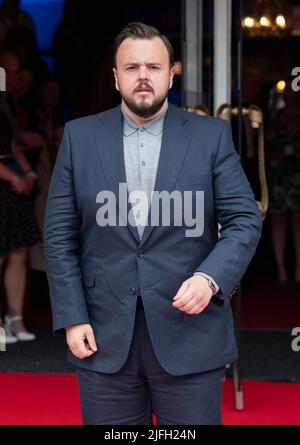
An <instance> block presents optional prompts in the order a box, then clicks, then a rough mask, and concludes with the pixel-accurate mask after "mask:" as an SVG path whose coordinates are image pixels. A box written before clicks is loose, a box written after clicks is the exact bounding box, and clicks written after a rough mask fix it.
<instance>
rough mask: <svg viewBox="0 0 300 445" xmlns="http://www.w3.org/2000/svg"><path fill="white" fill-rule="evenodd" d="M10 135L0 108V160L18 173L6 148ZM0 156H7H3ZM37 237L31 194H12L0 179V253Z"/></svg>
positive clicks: (28, 243) (10, 132) (19, 170)
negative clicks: (5, 156) (4, 156)
mask: <svg viewBox="0 0 300 445" xmlns="http://www.w3.org/2000/svg"><path fill="white" fill-rule="evenodd" d="M12 138H13V131H12V129H11V127H10V123H9V120H8V119H7V117H6V115H5V114H4V113H3V111H2V110H1V109H0V162H1V163H2V164H3V165H5V166H6V167H8V168H10V169H11V170H13V171H15V172H16V173H20V174H22V172H23V170H22V168H21V166H20V165H19V164H18V163H17V162H16V161H15V159H14V157H13V156H12V153H11V150H10V144H11V140H12ZM1 155H7V156H8V155H10V157H9V158H5V159H3V158H1ZM41 238H42V237H41V233H40V230H39V227H38V223H37V220H36V217H35V212H34V202H33V200H32V198H31V196H30V195H28V196H27V195H24V194H17V193H15V192H14V191H13V190H12V188H11V185H10V183H9V182H7V181H4V180H2V179H0V256H3V255H4V254H6V253H7V252H9V251H11V250H13V249H17V248H19V247H25V246H28V247H29V246H33V245H34V244H36V243H38V242H39V241H40V240H41Z"/></svg>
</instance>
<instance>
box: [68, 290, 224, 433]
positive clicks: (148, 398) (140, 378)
mask: <svg viewBox="0 0 300 445" xmlns="http://www.w3.org/2000/svg"><path fill="white" fill-rule="evenodd" d="M100 347H101V345H100ZM178 360H184V357H181V356H179V357H178ZM76 372H77V376H78V383H79V392H80V401H81V409H82V417H83V423H84V424H85V425H151V424H152V413H154V414H155V415H156V419H157V424H158V425H220V424H221V423H222V422H221V399H222V381H223V379H224V376H225V367H221V368H217V369H213V370H210V371H207V372H201V373H196V374H188V375H183V376H173V375H170V374H169V373H167V372H166V371H165V370H164V369H163V368H162V367H161V366H160V364H159V362H158V360H157V358H156V356H155V352H154V350H153V347H152V343H151V339H150V337H149V332H148V328H147V322H146V318H145V313H144V308H143V304H142V300H141V299H140V297H139V300H138V305H137V311H136V319H135V327H134V333H133V338H132V343H131V346H130V350H129V354H128V357H127V360H126V362H125V364H124V366H123V367H122V368H121V370H120V371H118V372H117V373H114V374H104V373H100V372H95V371H91V370H88V369H84V368H81V367H76Z"/></svg>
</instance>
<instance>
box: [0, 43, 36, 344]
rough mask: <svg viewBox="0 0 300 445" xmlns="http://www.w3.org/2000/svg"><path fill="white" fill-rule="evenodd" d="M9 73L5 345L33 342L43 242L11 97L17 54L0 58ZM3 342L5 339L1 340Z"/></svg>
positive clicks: (1, 118) (1, 116)
mask: <svg viewBox="0 0 300 445" xmlns="http://www.w3.org/2000/svg"><path fill="white" fill-rule="evenodd" d="M0 66H1V67H3V68H4V69H5V71H6V80H7V84H6V89H7V93H4V92H2V93H1V97H0V270H1V272H2V274H1V275H3V285H4V289H5V294H6V297H7V314H6V315H5V318H4V321H3V319H2V317H3V314H1V316H2V317H1V324H2V325H3V323H4V327H5V332H6V342H7V343H12V342H14V341H18V340H19V341H29V340H34V339H35V335H34V334H33V333H31V332H28V330H27V329H26V327H25V325H24V321H23V309H24V307H23V306H24V296H25V288H26V271H27V268H26V266H27V260H28V248H29V246H31V245H34V244H35V243H37V242H38V241H39V240H40V239H41V236H40V231H39V228H38V225H37V221H36V218H35V216H34V211H33V205H32V200H31V199H30V197H29V194H30V192H31V191H32V189H33V187H34V185H35V183H36V179H37V174H36V173H35V172H34V171H33V170H32V168H31V165H30V163H29V162H28V160H27V158H26V156H25V155H24V153H23V151H22V150H21V149H20V147H19V130H18V126H17V122H16V113H15V111H16V110H15V108H14V107H13V105H14V103H15V102H14V100H13V98H12V96H11V93H12V91H13V89H14V86H15V83H16V82H17V79H18V74H19V62H18V59H17V57H16V56H15V54H13V53H12V52H9V51H5V52H3V53H1V54H0ZM2 340H3V339H2Z"/></svg>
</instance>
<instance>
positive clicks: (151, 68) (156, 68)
mask: <svg viewBox="0 0 300 445" xmlns="http://www.w3.org/2000/svg"><path fill="white" fill-rule="evenodd" d="M149 69H150V70H152V71H157V70H159V66H157V65H151V66H150V67H149Z"/></svg>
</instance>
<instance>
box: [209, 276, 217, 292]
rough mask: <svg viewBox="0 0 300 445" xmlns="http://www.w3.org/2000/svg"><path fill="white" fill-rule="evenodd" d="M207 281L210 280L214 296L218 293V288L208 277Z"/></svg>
mask: <svg viewBox="0 0 300 445" xmlns="http://www.w3.org/2000/svg"><path fill="white" fill-rule="evenodd" d="M207 282H208V285H209V287H210V288H211V290H212V291H213V296H214V295H216V293H217V289H216V288H215V286H214V284H213V282H212V281H211V280H210V279H209V278H207Z"/></svg>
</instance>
